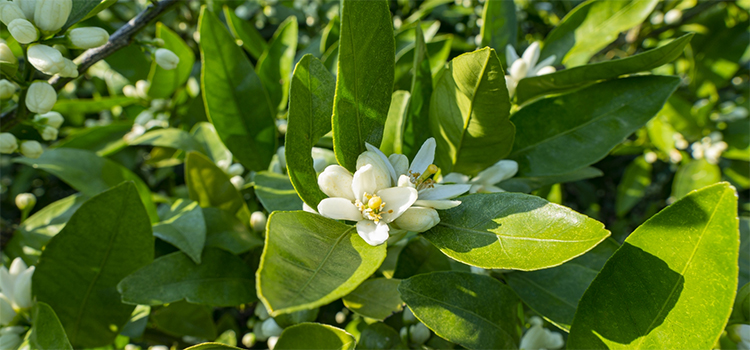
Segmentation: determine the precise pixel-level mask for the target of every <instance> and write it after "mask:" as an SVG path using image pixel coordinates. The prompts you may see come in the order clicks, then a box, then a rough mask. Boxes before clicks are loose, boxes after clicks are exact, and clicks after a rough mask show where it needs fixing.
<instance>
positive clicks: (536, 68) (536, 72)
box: [534, 55, 557, 75]
mask: <svg viewBox="0 0 750 350" xmlns="http://www.w3.org/2000/svg"><path fill="white" fill-rule="evenodd" d="M555 58H557V57H556V56H555V55H552V56H549V57H547V58H545V59H543V60H542V62H539V63H537V65H536V66H534V75H542V74H539V71H540V70H541V69H542V68H545V67H550V66H552V63H555ZM554 68H555V67H552V69H554ZM553 72H554V70H553Z"/></svg>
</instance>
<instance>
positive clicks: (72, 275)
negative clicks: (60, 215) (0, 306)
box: [32, 182, 154, 348]
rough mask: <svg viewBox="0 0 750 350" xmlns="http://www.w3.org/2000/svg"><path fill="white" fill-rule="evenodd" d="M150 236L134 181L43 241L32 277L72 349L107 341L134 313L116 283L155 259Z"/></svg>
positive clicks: (85, 206) (84, 209) (39, 297)
mask: <svg viewBox="0 0 750 350" xmlns="http://www.w3.org/2000/svg"><path fill="white" fill-rule="evenodd" d="M153 251H154V238H153V236H152V234H151V224H150V223H149V220H148V215H147V214H146V210H145V209H144V208H143V204H142V202H141V200H140V198H138V192H137V191H136V188H135V186H134V185H133V183H132V182H126V183H123V184H121V185H119V186H116V187H114V188H113V189H111V190H108V191H106V192H104V193H102V194H99V195H97V196H95V197H93V198H91V199H90V200H88V201H87V202H86V203H84V204H83V205H82V206H81V208H79V209H78V211H76V212H75V214H73V216H72V217H71V218H70V220H69V221H68V224H67V225H66V226H65V228H63V230H62V231H61V232H60V233H58V234H57V235H56V236H55V237H53V238H52V239H51V240H50V242H49V243H48V244H47V247H46V248H45V250H44V252H43V253H42V256H41V258H40V259H39V264H38V265H37V267H36V271H35V272H34V276H33V278H32V290H33V292H34V294H35V296H36V298H37V300H38V301H42V302H45V303H47V304H49V305H50V306H51V307H52V308H53V309H54V310H55V312H56V313H57V316H58V317H59V318H60V322H61V323H62V325H63V327H65V333H67V335H68V339H69V340H70V342H71V344H73V346H74V347H76V348H78V347H97V346H104V345H107V344H110V343H111V342H112V341H113V340H114V339H115V337H116V336H117V334H118V333H119V328H120V327H122V326H123V325H125V323H126V322H127V321H128V319H129V318H130V313H131V312H132V311H133V306H132V305H125V304H122V303H120V297H119V294H118V293H117V283H118V282H119V281H120V280H121V279H122V278H124V277H125V276H127V275H129V274H131V273H132V272H133V271H135V270H137V269H138V268H140V267H142V266H144V265H146V264H148V263H150V262H151V260H152V259H153Z"/></svg>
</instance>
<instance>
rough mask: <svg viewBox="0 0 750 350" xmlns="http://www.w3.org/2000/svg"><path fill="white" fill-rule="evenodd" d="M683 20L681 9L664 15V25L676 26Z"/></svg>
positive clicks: (672, 10)
mask: <svg viewBox="0 0 750 350" xmlns="http://www.w3.org/2000/svg"><path fill="white" fill-rule="evenodd" d="M681 19H682V11H680V10H679V9H671V10H669V11H667V13H666V14H664V23H666V24H670V25H671V24H675V23H677V22H679V21H680V20H681Z"/></svg>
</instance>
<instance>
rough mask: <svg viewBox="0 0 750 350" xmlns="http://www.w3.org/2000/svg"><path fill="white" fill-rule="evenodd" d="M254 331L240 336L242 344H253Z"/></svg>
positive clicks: (249, 345) (251, 345) (247, 346)
mask: <svg viewBox="0 0 750 350" xmlns="http://www.w3.org/2000/svg"><path fill="white" fill-rule="evenodd" d="M255 341H256V339H255V333H252V332H250V333H245V335H243V336H242V345H244V346H245V347H246V348H248V349H249V348H252V347H253V345H255Z"/></svg>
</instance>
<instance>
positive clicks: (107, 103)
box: [52, 96, 138, 115]
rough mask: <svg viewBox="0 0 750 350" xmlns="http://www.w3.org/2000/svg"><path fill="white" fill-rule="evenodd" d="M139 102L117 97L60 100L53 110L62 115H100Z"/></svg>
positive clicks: (130, 98)
mask: <svg viewBox="0 0 750 350" xmlns="http://www.w3.org/2000/svg"><path fill="white" fill-rule="evenodd" d="M136 102H138V99H137V98H133V97H125V96H115V97H101V98H95V99H83V98H81V99H75V100H59V101H57V102H56V103H55V106H54V107H53V108H52V110H53V111H55V112H59V113H60V114H62V115H70V114H88V113H99V112H101V111H103V110H109V109H112V108H114V107H118V106H119V107H127V106H129V105H132V104H134V103H136Z"/></svg>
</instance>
